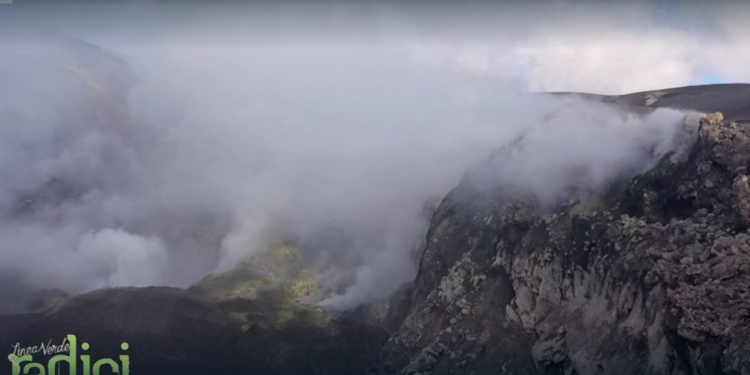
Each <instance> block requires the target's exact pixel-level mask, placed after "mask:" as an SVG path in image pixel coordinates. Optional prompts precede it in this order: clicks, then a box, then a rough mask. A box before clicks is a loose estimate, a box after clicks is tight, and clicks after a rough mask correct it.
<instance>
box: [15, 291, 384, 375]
mask: <svg viewBox="0 0 750 375" xmlns="http://www.w3.org/2000/svg"><path fill="white" fill-rule="evenodd" d="M69 334H73V335H76V336H77V338H78V345H80V344H81V343H82V342H88V343H90V344H91V350H89V351H88V353H89V354H91V356H92V358H105V357H106V358H117V357H116V356H117V355H120V354H122V353H121V352H120V350H119V349H120V344H121V343H122V342H127V343H128V344H129V346H130V348H129V350H128V355H129V356H130V362H131V374H183V375H184V374H201V375H203V374H230V373H252V374H290V375H291V374H342V375H344V374H345V375H349V374H359V373H364V372H365V371H367V370H368V369H370V368H375V366H376V364H377V363H376V360H377V357H378V354H379V352H380V348H381V347H382V345H383V343H384V342H385V340H386V339H387V335H386V333H385V332H384V331H382V330H381V329H379V328H377V327H374V326H370V325H366V324H364V323H362V322H360V321H354V320H351V319H345V318H342V317H338V316H334V315H331V314H325V313H323V312H320V311H317V310H315V309H312V308H309V307H305V306H301V305H289V304H286V303H285V302H284V299H283V298H279V296H278V295H275V294H274V293H273V292H270V293H268V294H261V295H260V296H259V297H258V298H257V299H255V300H249V299H241V298H238V299H227V300H223V301H222V302H221V303H217V302H216V301H214V300H209V299H206V298H203V297H202V296H200V295H195V294H193V293H191V292H187V291H185V290H182V289H175V288H164V287H151V288H115V289H104V290H99V291H96V292H92V293H88V294H84V295H81V296H77V297H73V298H69V299H65V300H63V301H60V302H58V303H57V304H56V305H55V306H54V307H53V308H51V309H47V310H44V311H41V312H38V313H31V314H17V315H5V316H3V315H0V346H3V347H6V348H12V347H13V346H14V345H15V344H16V343H20V345H21V346H33V345H39V344H40V343H47V342H49V341H50V340H53V342H54V343H59V342H60V341H62V339H63V338H64V337H66V335H69ZM79 350H80V349H79ZM10 351H11V350H9V352H10ZM36 356H41V354H37V355H35V359H36V360H40V358H36ZM41 361H42V362H43V361H44V360H43V359H41ZM7 365H8V367H9V364H7ZM4 367H5V366H4Z"/></svg>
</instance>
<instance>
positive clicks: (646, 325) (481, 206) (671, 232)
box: [380, 114, 750, 375]
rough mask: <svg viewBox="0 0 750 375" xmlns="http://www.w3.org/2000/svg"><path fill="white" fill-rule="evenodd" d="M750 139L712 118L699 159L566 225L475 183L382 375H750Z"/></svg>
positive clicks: (559, 211) (644, 178) (434, 244)
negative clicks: (478, 187)
mask: <svg viewBox="0 0 750 375" xmlns="http://www.w3.org/2000/svg"><path fill="white" fill-rule="evenodd" d="M749 135H750V123H746V122H742V123H735V122H722V116H721V114H712V115H708V116H706V117H705V118H703V119H702V120H701V122H700V129H699V134H698V140H697V141H696V143H695V145H694V146H693V147H692V149H691V152H690V154H689V155H688V156H687V158H685V159H683V160H678V161H674V160H672V158H670V155H667V156H665V157H664V158H663V159H662V160H661V162H660V163H659V164H658V165H657V166H656V167H655V168H653V169H651V170H650V171H649V172H647V173H645V174H643V175H641V176H638V177H636V178H634V179H633V180H632V181H630V182H629V183H628V184H627V185H626V186H623V187H620V188H613V189H612V191H609V192H608V193H607V194H606V195H605V196H604V197H603V198H602V199H600V200H599V201H598V202H597V203H595V204H594V203H576V202H572V203H568V204H565V205H561V206H560V207H557V208H556V209H555V210H552V212H549V211H545V210H543V209H541V208H540V207H538V206H537V205H536V204H535V202H534V200H533V199H531V198H530V197H524V196H523V195H520V196H519V195H513V196H510V195H509V194H507V193H504V192H503V191H502V189H498V190H497V191H486V190H479V189H473V187H472V186H471V181H470V180H469V179H465V180H464V181H462V183H461V185H460V186H459V187H458V188H457V189H456V190H454V192H452V193H451V194H450V195H449V196H448V197H447V198H446V199H445V201H444V202H443V203H442V205H441V207H440V208H439V209H438V211H437V212H436V214H435V215H434V216H433V220H432V223H431V228H430V231H429V233H428V237H427V240H428V245H427V247H426V248H425V251H424V254H423V256H422V260H421V264H420V270H419V275H418V276H417V279H416V281H415V287H414V293H413V295H412V299H411V306H410V307H409V312H408V315H407V316H406V318H405V319H404V322H403V324H402V326H401V327H400V329H399V330H398V332H397V333H396V334H395V335H393V337H391V339H390V340H389V341H388V343H387V344H386V346H385V348H384V351H383V354H382V363H381V367H380V372H381V373H383V374H390V373H400V374H416V373H420V374H496V373H497V374H499V373H505V374H579V375H599V374H748V373H750V235H749V234H748V233H747V229H748V227H749V226H748V223H750V222H749V221H748V220H750V206H749V205H750V187H748V178H747V173H748V165H749V164H748V161H750V139H749V138H748V136H749Z"/></svg>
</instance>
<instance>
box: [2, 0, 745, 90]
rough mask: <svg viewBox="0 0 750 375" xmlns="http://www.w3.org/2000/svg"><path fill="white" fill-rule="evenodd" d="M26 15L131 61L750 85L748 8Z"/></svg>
mask: <svg viewBox="0 0 750 375" xmlns="http://www.w3.org/2000/svg"><path fill="white" fill-rule="evenodd" d="M10 7H15V8H16V9H14V10H15V11H17V12H18V13H20V14H23V15H26V16H29V17H31V18H33V19H35V20H37V21H38V22H40V23H43V24H47V25H51V26H53V27H56V28H58V29H61V30H64V31H66V32H69V33H71V34H73V35H76V36H79V37H81V38H83V39H86V40H88V41H91V42H93V43H97V44H99V45H101V46H104V47H106V48H109V49H112V50H115V51H119V52H122V53H129V52H134V51H138V50H143V49H145V48H154V49H162V50H164V49H188V48H191V49H197V50H212V49H213V50H216V49H242V48H248V47H257V46H260V45H268V44H271V45H273V44H276V45H278V44H279V43H286V44H296V45H313V44H314V43H322V42H329V43H330V42H334V41H335V42H336V43H344V42H346V43H349V44H350V45H358V46H366V45H367V46H372V45H389V46H393V47H394V48H396V47H397V48H400V49H402V50H403V51H405V52H406V53H409V54H410V55H411V56H412V57H413V58H414V59H416V60H418V61H422V62H426V63H431V64H442V65H454V66H455V67H456V68H459V69H465V70H469V71H472V72H475V73H476V74H493V75H500V76H505V77H515V78H521V79H523V80H524V81H525V83H526V86H527V88H528V89H531V90H533V91H587V92H596V93H607V94H621V93H628V92H633V91H639V90H650V89H658V88H663V87H669V86H681V85H689V84H700V83H715V82H745V81H748V80H750V47H747V46H746V43H745V41H746V39H747V37H748V36H749V35H750V34H749V33H748V30H749V28H750V26H748V23H747V22H746V20H745V18H744V17H745V16H746V15H747V14H750V4H747V3H745V2H738V1H737V2H730V1H723V2H678V1H651V2H646V1H642V2H632V1H627V2H622V3H619V2H594V1H585V2H581V1H533V2H467V3H464V2H461V3H458V2H453V3H451V2H415V3H412V4H411V5H399V4H397V3H396V2H374V1H372V2H366V4H365V5H350V4H346V3H345V2H339V3H334V2H307V3H302V2H300V3H294V2H286V3H284V4H283V5H273V4H272V3H271V2H269V3H258V2H235V1H206V2H197V1H195V2H177V1H119V2H114V1H112V2H109V1H104V2H80V3H75V2H68V1H59V2H39V1H23V0H16V2H15V4H14V5H12V6H7V7H6V8H10Z"/></svg>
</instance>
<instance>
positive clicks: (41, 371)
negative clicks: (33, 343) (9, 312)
mask: <svg viewBox="0 0 750 375" xmlns="http://www.w3.org/2000/svg"><path fill="white" fill-rule="evenodd" d="M66 341H67V343H66V344H64V346H63V348H60V347H57V348H56V350H55V351H54V352H56V353H59V352H60V351H67V352H68V354H59V355H56V356H54V357H52V358H50V359H49V361H48V362H47V366H46V367H45V366H44V364H42V363H38V362H34V361H33V356H32V353H36V352H37V350H35V349H36V347H35V348H28V349H26V350H24V349H19V348H18V346H19V345H16V346H14V347H13V353H12V354H11V355H10V356H8V359H10V362H11V366H13V372H12V374H13V375H21V374H22V373H23V374H30V373H31V370H32V369H33V370H36V374H37V375H47V374H49V375H55V374H56V372H55V369H56V368H57V367H58V366H60V365H63V363H66V364H67V366H68V368H69V372H68V373H69V374H70V375H79V374H82V375H99V374H100V373H101V371H102V367H105V368H107V367H109V371H110V372H112V373H115V374H120V375H130V357H128V356H127V355H120V356H119V359H120V361H119V362H117V361H115V360H113V359H110V358H102V359H100V360H98V361H96V362H94V363H93V365H92V363H91V356H89V355H86V354H85V352H86V351H87V350H89V348H90V345H89V343H87V342H84V343H82V344H81V355H80V360H81V364H82V366H81V368H80V370H81V372H80V373H79V372H78V370H79V369H78V359H79V357H78V340H77V339H76V337H75V335H68V336H67V338H66ZM64 343H65V341H64ZM128 348H129V345H128V343H126V342H124V343H122V344H121V345H120V349H122V351H127V350H128ZM42 352H43V353H51V352H52V351H50V350H49V349H47V350H46V351H45V350H42ZM19 354H20V355H19ZM22 371H23V372H22Z"/></svg>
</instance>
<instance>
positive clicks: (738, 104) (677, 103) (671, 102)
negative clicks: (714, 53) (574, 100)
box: [553, 83, 750, 121]
mask: <svg viewBox="0 0 750 375" xmlns="http://www.w3.org/2000/svg"><path fill="white" fill-rule="evenodd" d="M553 94H555V95H579V96H582V97H585V98H588V99H593V100H598V101H602V102H605V103H612V104H616V105H620V106H630V107H645V108H676V109H683V110H690V111H698V112H704V113H708V112H721V113H722V114H723V115H724V118H725V119H726V120H727V121H740V120H750V102H749V101H748V100H747V98H748V97H750V84H746V83H731V84H714V85H700V86H686V87H675V88H670V89H663V90H653V91H644V92H636V93H632V94H626V95H596V94H584V93H553Z"/></svg>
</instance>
